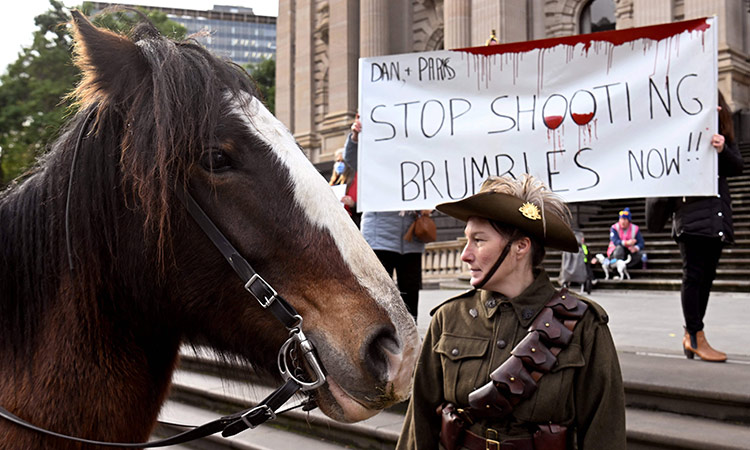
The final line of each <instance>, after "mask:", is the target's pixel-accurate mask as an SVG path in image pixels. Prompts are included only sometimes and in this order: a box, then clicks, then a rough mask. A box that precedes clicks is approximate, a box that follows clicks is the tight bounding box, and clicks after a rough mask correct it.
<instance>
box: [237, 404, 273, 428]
mask: <svg viewBox="0 0 750 450" xmlns="http://www.w3.org/2000/svg"><path fill="white" fill-rule="evenodd" d="M258 414H262V415H264V416H267V417H268V419H266V420H264V421H262V422H261V423H265V422H266V421H268V420H274V419H275V418H276V413H275V412H274V411H273V409H271V407H269V406H268V405H266V404H263V405H258V406H256V407H255V408H253V409H251V410H250V411H248V412H246V413H245V414H243V415H242V416H240V419H242V421H243V422H245V425H247V426H248V428H251V429H252V428H255V427H257V426H258V425H260V424H254V423H252V422H250V421H249V420H247V418H248V417H250V416H256V415H258Z"/></svg>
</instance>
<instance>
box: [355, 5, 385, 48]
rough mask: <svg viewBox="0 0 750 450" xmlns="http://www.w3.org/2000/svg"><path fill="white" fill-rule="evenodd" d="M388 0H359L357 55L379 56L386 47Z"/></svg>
mask: <svg viewBox="0 0 750 450" xmlns="http://www.w3.org/2000/svg"><path fill="white" fill-rule="evenodd" d="M388 3H389V2H388V0H361V1H360V15H359V29H360V36H359V56H360V57H362V58H367V57H369V56H381V55H387V54H388V53H389V48H388V33H389V30H388V23H387V22H388Z"/></svg>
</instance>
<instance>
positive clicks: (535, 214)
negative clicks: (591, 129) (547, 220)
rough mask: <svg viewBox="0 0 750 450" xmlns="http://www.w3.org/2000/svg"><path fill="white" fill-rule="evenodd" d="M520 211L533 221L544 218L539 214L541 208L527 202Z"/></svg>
mask: <svg viewBox="0 0 750 450" xmlns="http://www.w3.org/2000/svg"><path fill="white" fill-rule="evenodd" d="M518 210H519V211H520V212H521V214H523V216H524V217H526V218H527V219H531V220H539V219H541V218H542V216H541V215H540V214H539V207H538V206H536V205H535V204H533V203H530V202H526V203H524V204H523V205H521V207H520V208H518Z"/></svg>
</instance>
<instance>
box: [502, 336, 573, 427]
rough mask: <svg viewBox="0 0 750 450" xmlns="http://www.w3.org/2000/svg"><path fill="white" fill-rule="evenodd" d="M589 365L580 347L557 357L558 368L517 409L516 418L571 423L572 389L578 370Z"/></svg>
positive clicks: (542, 379)
mask: <svg viewBox="0 0 750 450" xmlns="http://www.w3.org/2000/svg"><path fill="white" fill-rule="evenodd" d="M584 365H586V361H585V360H584V358H583V353H582V352H581V347H580V346H579V345H578V344H570V345H569V346H568V348H566V349H565V351H563V352H560V354H559V355H557V364H555V367H553V368H552V370H551V371H550V372H549V373H547V374H545V375H543V376H542V378H541V379H540V380H539V382H538V383H537V390H536V392H535V393H534V395H532V396H531V397H530V398H529V399H528V400H526V401H522V402H521V403H519V404H518V405H516V408H515V411H514V415H515V416H516V417H517V418H518V419H520V420H523V421H527V422H533V423H549V422H552V423H569V421H570V420H571V418H572V417H573V414H574V411H573V402H572V400H570V399H571V398H572V395H573V386H574V381H575V376H576V372H577V369H578V368H580V367H583V366H584Z"/></svg>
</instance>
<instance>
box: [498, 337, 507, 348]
mask: <svg viewBox="0 0 750 450" xmlns="http://www.w3.org/2000/svg"><path fill="white" fill-rule="evenodd" d="M507 346H508V343H507V342H505V341H504V340H502V339H498V340H497V348H499V349H503V348H505V347H507Z"/></svg>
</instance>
